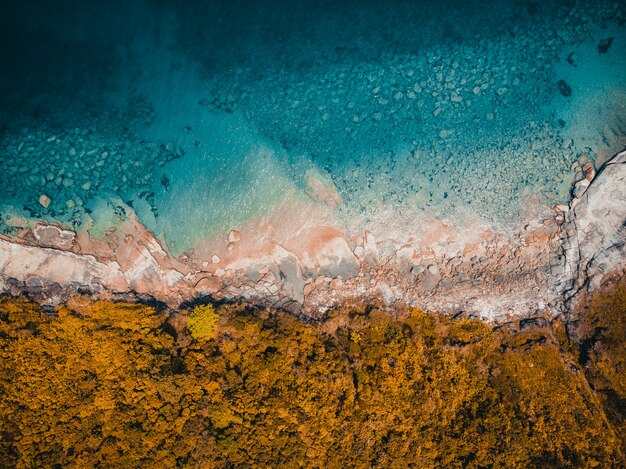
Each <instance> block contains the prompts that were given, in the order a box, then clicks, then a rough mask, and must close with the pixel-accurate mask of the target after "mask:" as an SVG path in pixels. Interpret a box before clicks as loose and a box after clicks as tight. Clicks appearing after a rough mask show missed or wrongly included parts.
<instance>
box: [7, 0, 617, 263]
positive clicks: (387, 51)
mask: <svg viewBox="0 0 626 469" xmlns="http://www.w3.org/2000/svg"><path fill="white" fill-rule="evenodd" d="M1 21H2V24H0V26H2V31H3V32H2V33H1V34H2V36H3V37H2V61H3V69H4V70H5V71H7V73H6V74H4V76H3V77H2V80H0V81H1V86H2V90H1V91H2V93H1V94H2V97H1V98H0V104H1V111H0V126H1V127H0V130H1V135H0V193H1V194H2V196H1V197H2V198H1V199H0V212H1V213H2V215H1V220H2V222H1V223H0V230H1V231H2V232H3V233H5V234H9V235H16V234H17V233H18V232H19V230H20V229H21V227H22V226H23V225H24V220H22V218H27V219H48V220H57V221H60V222H63V223H65V224H67V225H70V226H73V227H74V228H79V227H81V226H82V227H86V226H92V225H93V226H92V227H91V230H92V233H93V234H96V235H97V234H102V232H104V230H105V229H106V227H107V226H108V225H110V224H112V223H114V220H115V219H116V217H118V218H119V217H121V216H122V217H123V212H124V210H126V209H127V208H128V207H131V208H133V209H134V210H135V211H136V212H137V214H138V215H139V217H140V219H141V220H142V221H143V222H144V223H145V224H146V225H147V226H148V227H149V228H150V229H152V230H153V231H154V232H155V233H157V234H161V235H162V236H163V237H164V238H165V239H166V241H167V243H168V245H169V246H170V248H171V249H172V250H173V251H174V252H176V253H180V252H183V251H185V250H187V249H189V248H191V247H193V246H194V245H195V244H196V243H197V242H198V241H199V240H201V239H205V238H207V237H212V236H218V235H221V234H223V233H224V232H227V231H228V230H229V229H231V228H236V227H239V226H241V225H242V224H244V223H245V222H246V221H248V220H251V219H254V218H255V217H256V218H258V217H261V216H263V215H265V214H268V213H271V212H272V211H273V210H274V208H275V207H276V206H277V205H278V204H280V203H281V202H282V201H285V200H295V201H298V200H307V198H308V200H310V198H309V195H310V194H311V191H310V187H308V186H307V178H309V177H310V176H311V175H314V178H315V179H316V180H322V181H325V184H326V186H328V187H330V188H333V187H334V189H336V191H337V192H338V194H339V195H340V197H341V199H340V200H341V203H339V204H338V205H337V206H336V207H335V205H336V204H335V203H333V204H331V205H330V207H329V210H331V209H332V213H333V216H334V217H336V219H337V220H338V221H339V222H340V223H341V224H342V226H344V227H345V228H346V229H348V230H349V231H352V230H360V229H364V228H371V227H374V228H375V227H376V225H378V228H379V229H380V230H384V229H386V227H387V226H388V225H389V224H390V223H391V224H393V220H397V221H398V222H399V223H400V224H401V226H406V223H407V220H409V221H408V223H412V221H414V223H415V224H419V223H420V219H422V218H423V216H425V215H428V216H433V217H439V218H447V219H458V220H463V219H464V218H468V217H469V218H475V219H481V220H485V222H487V223H490V224H491V225H493V226H494V227H496V228H502V229H505V228H507V227H511V226H515V225H516V224H517V223H519V219H520V216H523V215H524V211H528V210H529V206H531V205H532V206H533V207H532V208H533V209H534V210H535V212H537V213H540V212H542V211H543V212H546V213H547V212H549V210H550V207H551V206H552V205H553V204H555V203H562V202H564V201H566V200H567V199H568V197H569V191H570V189H571V185H572V183H573V181H574V179H575V177H576V171H575V170H574V169H572V165H573V163H574V162H576V161H577V160H578V159H579V158H580V157H581V156H582V155H585V156H586V157H588V158H589V159H590V160H592V161H595V162H596V163H600V162H601V161H602V159H603V158H606V156H607V155H608V154H610V153H611V152H614V151H617V150H620V149H621V148H622V147H623V146H624V136H625V135H626V112H625V107H626V32H625V31H626V28H625V26H624V23H625V21H626V6H625V5H624V4H623V2H613V1H596V2H583V1H575V0H571V1H567V2H556V1H552V2H550V1H548V2H534V1H528V2H524V1H511V2H486V1H474V2H467V1H465V2H461V1H451V0H445V1H441V2H436V3H435V2H408V1H407V2H345V3H344V2H342V5H341V6H337V5H334V4H333V2H318V3H316V5H315V6H311V5H308V4H307V2H284V3H279V2H250V3H246V2H209V3H208V4H204V5H201V4H198V5H193V4H192V3H190V2H180V3H174V4H171V5H169V6H165V5H163V4H162V3H160V2H137V3H133V5H132V6H127V5H123V4H122V3H121V2H119V3H116V2H112V3H108V4H107V5H106V6H104V5H101V6H86V5H84V4H82V3H79V2H61V3H59V4H57V5H55V6H54V7H51V6H49V5H47V3H46V2H26V3H24V4H22V5H21V6H19V7H15V9H14V10H9V11H7V14H6V15H3V18H2V20H1ZM44 194H45V195H46V196H47V197H49V198H50V199H51V202H50V204H49V206H48V207H44V206H43V205H42V204H41V203H40V201H39V200H40V196H42V195H44ZM307 194H308V195H307ZM44 205H45V204H44ZM125 207H126V208H125ZM407 229H410V227H408V226H407Z"/></svg>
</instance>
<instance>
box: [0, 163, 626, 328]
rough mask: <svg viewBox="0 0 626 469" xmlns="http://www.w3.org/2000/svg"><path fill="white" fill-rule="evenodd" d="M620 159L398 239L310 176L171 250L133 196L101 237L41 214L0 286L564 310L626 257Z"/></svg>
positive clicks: (485, 313) (15, 249) (314, 313)
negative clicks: (568, 185)
mask: <svg viewBox="0 0 626 469" xmlns="http://www.w3.org/2000/svg"><path fill="white" fill-rule="evenodd" d="M625 162H626V152H621V153H618V154H617V155H615V156H614V157H613V158H611V159H610V160H609V161H608V162H607V163H606V164H605V165H604V166H603V167H602V168H600V169H599V170H598V172H597V174H595V171H593V170H590V171H588V172H587V173H586V174H585V176H584V177H583V179H581V180H579V181H578V182H577V183H576V185H575V187H574V190H573V194H574V197H573V199H572V201H571V202H570V204H569V206H557V207H555V210H554V212H553V213H554V215H553V217H551V218H544V219H531V220H529V221H528V223H525V224H524V225H523V226H520V227H518V228H517V229H516V230H514V231H513V232H512V233H503V232H494V231H493V230H492V229H491V227H490V226H488V225H484V224H482V225H481V224H480V223H478V224H475V225H471V224H466V225H465V226H462V227H460V226H458V225H456V226H455V225H454V224H452V223H451V222H449V221H447V220H435V219H430V220H423V223H420V226H421V227H422V231H421V233H420V234H419V235H418V236H416V237H412V236H411V235H410V234H407V238H408V239H406V240H396V239H394V238H393V235H390V236H388V238H387V239H380V238H379V239H377V238H376V237H375V236H374V234H372V233H371V232H370V231H368V230H364V231H363V232H361V233H355V234H349V233H346V232H345V231H342V230H341V226H339V225H338V224H335V225H334V224H333V221H334V220H333V216H332V208H334V207H333V204H334V203H335V200H336V199H335V198H334V196H333V194H334V192H333V190H332V188H329V187H326V186H323V185H322V184H317V185H315V184H311V186H313V187H314V188H315V189H316V191H317V193H316V194H317V195H316V197H317V199H318V200H321V201H322V202H318V201H316V197H313V196H311V202H310V203H307V202H306V201H303V202H297V203H295V204H289V203H286V204H283V205H282V207H281V208H280V209H279V210H277V211H275V212H274V213H273V214H272V215H271V216H269V217H265V218H263V219H261V220H257V221H255V222H251V223H250V224H248V225H246V226H244V227H241V228H240V229H239V230H234V229H233V230H231V231H230V232H229V233H228V235H227V236H226V239H217V238H215V239H212V240H210V241H209V242H207V243H205V244H203V245H199V246H198V247H197V249H193V250H190V251H188V252H187V253H185V254H183V255H181V256H179V257H178V258H176V257H174V256H173V255H172V254H171V253H170V252H169V250H168V249H167V248H166V247H165V244H164V243H163V242H162V240H158V239H156V238H155V236H154V235H153V234H152V233H151V232H150V231H149V230H148V229H147V228H145V227H144V226H143V225H142V224H141V222H140V221H139V220H138V218H137V217H136V216H135V214H134V212H133V211H132V209H130V207H125V212H126V216H125V219H124V220H122V221H121V222H120V223H118V224H117V226H115V227H110V228H109V229H107V230H104V235H103V236H102V238H100V239H96V238H93V237H91V236H89V233H88V232H87V230H83V231H79V232H72V231H70V230H67V229H65V228H61V227H59V226H56V225H53V224H46V223H41V222H40V223H37V224H35V225H34V226H33V227H32V228H31V227H25V228H23V229H22V231H21V232H20V233H19V236H17V237H16V238H8V237H6V236H2V238H1V239H0V291H2V292H3V293H9V294H12V295H17V294H21V293H26V294H29V295H31V296H32V297H34V298H38V299H40V300H41V301H43V303H44V304H45V303H47V304H59V303H61V302H63V301H65V300H66V299H67V298H69V297H70V296H71V295H73V294H75V293H77V292H81V293H89V294H91V295H93V296H94V297H105V298H107V297H109V298H115V297H120V298H132V297H144V298H153V299H155V300H157V301H161V302H164V303H166V304H168V305H169V306H172V307H175V306H178V305H180V304H181V303H183V302H185V301H191V300H193V299H194V298H199V297H211V298H214V299H216V300H220V299H228V300H236V299H243V300H247V301H250V302H253V303H256V304H259V305H264V306H272V307H275V308H281V309H285V310H287V311H290V312H292V313H296V314H299V315H304V316H305V317H309V318H320V317H322V316H323V314H324V311H325V310H326V309H328V308H330V307H333V306H337V305H339V304H341V303H345V302H350V301H353V300H354V299H355V298H358V300H359V301H360V302H363V301H373V302H380V303H381V304H383V305H386V306H388V307H390V306H392V305H393V304H395V303H398V304H407V305H414V306H419V307H421V308H424V309H429V310H437V311H442V312H446V313H450V314H457V313H461V312H462V313H463V314H466V315H468V316H471V317H476V318H480V319H485V320H489V321H493V322H505V321H507V320H510V319H511V318H521V317H524V316H529V315H533V314H551V315H561V314H565V315H566V314H567V311H568V305H569V304H570V303H572V302H573V301H575V300H576V298H577V297H578V295H580V293H581V292H583V291H584V292H590V291H593V290H594V289H596V288H597V287H598V286H599V285H600V284H601V283H602V278H603V277H605V276H607V275H609V274H611V273H613V272H615V271H621V270H622V269H623V268H624V266H625V265H626V255H625V253H624V245H623V244H624V243H623V239H624V233H623V230H624V228H623V224H624V221H625V220H626V203H624V201H625V200H626V188H625V186H626V185H624V184H623V181H624V178H625V174H626V164H625ZM592 169H593V168H592ZM320 194H321V195H320ZM311 220H315V223H312V222H311ZM620 240H621V244H620Z"/></svg>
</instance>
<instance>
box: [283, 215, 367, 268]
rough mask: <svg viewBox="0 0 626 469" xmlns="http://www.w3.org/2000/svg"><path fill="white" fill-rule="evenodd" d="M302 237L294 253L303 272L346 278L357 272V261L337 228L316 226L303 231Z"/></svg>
mask: <svg viewBox="0 0 626 469" xmlns="http://www.w3.org/2000/svg"><path fill="white" fill-rule="evenodd" d="M302 239H303V240H304V242H303V243H302V244H300V245H299V246H297V247H296V248H295V249H294V254H295V255H296V256H297V257H298V259H300V262H301V264H302V267H303V269H302V270H303V272H304V273H305V274H307V275H316V274H318V273H321V274H323V275H327V276H329V277H342V278H343V279H347V278H350V277H354V276H355V275H356V274H358V273H359V262H358V260H357V258H356V257H355V255H354V253H353V252H352V249H351V248H350V245H349V244H348V241H347V240H346V237H345V235H344V234H343V233H342V232H341V231H339V230H338V229H336V228H333V227H330V226H316V227H313V228H311V229H310V230H309V231H308V232H307V233H304V234H303V235H302Z"/></svg>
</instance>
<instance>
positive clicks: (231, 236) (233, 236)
mask: <svg viewBox="0 0 626 469" xmlns="http://www.w3.org/2000/svg"><path fill="white" fill-rule="evenodd" d="M237 241H241V232H240V231H237V230H231V231H229V232H228V242H229V243H236V242H237Z"/></svg>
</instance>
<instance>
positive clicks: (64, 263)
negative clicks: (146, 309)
mask: <svg viewBox="0 0 626 469" xmlns="http://www.w3.org/2000/svg"><path fill="white" fill-rule="evenodd" d="M0 279H2V282H3V283H4V288H3V290H8V291H10V292H11V293H19V292H20V291H23V290H28V291H31V292H35V293H36V291H45V292H55V293H56V294H54V295H52V296H50V297H49V298H46V299H47V302H50V303H57V302H60V301H63V300H64V299H65V298H64V296H65V293H66V292H68V291H70V294H71V292H72V291H73V292H74V293H75V292H76V290H77V289H78V288H84V289H88V290H89V291H94V292H98V291H102V290H108V291H112V292H119V293H124V292H128V291H129V290H130V287H129V285H128V282H127V280H126V279H125V278H124V274H123V273H122V271H121V270H120V266H119V264H117V263H116V262H111V263H103V262H100V261H98V260H97V259H96V258H94V257H93V256H82V255H77V254H74V253H71V252H65V251H60V250H57V249H48V248H41V247H36V246H28V245H24V244H18V243H16V242H13V241H9V240H6V239H1V238H0Z"/></svg>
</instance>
